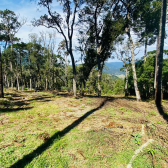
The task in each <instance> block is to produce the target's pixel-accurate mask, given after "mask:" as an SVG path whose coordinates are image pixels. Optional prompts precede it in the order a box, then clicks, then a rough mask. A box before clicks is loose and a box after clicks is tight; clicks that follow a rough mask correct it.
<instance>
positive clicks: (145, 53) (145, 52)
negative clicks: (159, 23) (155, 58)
mask: <svg viewBox="0 0 168 168" xmlns="http://www.w3.org/2000/svg"><path fill="white" fill-rule="evenodd" d="M145 38H146V39H145V51H144V63H146V55H147V36H146V37H145Z"/></svg>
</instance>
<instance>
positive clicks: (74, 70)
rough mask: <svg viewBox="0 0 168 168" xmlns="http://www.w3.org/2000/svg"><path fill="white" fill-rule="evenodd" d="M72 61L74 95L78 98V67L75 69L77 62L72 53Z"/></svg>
mask: <svg viewBox="0 0 168 168" xmlns="http://www.w3.org/2000/svg"><path fill="white" fill-rule="evenodd" d="M69 53H70V56H71V60H72V68H73V93H74V96H75V97H76V67H75V60H74V56H73V54H72V51H70V52H69Z"/></svg>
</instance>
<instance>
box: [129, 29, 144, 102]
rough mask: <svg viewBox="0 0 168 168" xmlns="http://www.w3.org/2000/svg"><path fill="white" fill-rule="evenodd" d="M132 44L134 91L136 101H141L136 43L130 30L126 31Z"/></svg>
mask: <svg viewBox="0 0 168 168" xmlns="http://www.w3.org/2000/svg"><path fill="white" fill-rule="evenodd" d="M126 32H127V35H128V38H129V41H130V44H131V59H132V71H133V80H134V89H135V94H136V99H137V101H140V100H141V96H140V92H139V89H138V84H137V75H136V69H135V54H134V43H133V40H132V37H131V33H130V28H127V29H126Z"/></svg>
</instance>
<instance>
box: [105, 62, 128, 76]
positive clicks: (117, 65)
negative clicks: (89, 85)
mask: <svg viewBox="0 0 168 168" xmlns="http://www.w3.org/2000/svg"><path fill="white" fill-rule="evenodd" d="M123 65H124V63H123V62H106V63H105V66H104V69H103V73H108V74H111V75H124V74H125V72H122V71H120V69H121V68H123Z"/></svg>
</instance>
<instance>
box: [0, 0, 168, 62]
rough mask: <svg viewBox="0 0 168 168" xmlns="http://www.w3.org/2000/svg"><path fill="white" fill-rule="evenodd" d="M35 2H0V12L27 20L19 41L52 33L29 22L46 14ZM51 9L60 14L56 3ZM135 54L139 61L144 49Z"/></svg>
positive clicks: (57, 41) (27, 0)
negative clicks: (8, 11) (7, 11)
mask: <svg viewBox="0 0 168 168" xmlns="http://www.w3.org/2000/svg"><path fill="white" fill-rule="evenodd" d="M35 2H36V0H1V5H0V7H1V8H0V10H5V9H9V10H12V11H14V12H15V14H16V15H19V19H20V20H22V19H23V18H26V19H27V22H26V24H25V25H23V26H22V27H21V29H20V30H19V32H18V33H17V34H16V37H19V38H20V39H21V41H23V42H29V34H31V33H37V34H39V32H40V31H41V32H42V31H44V32H47V31H48V32H50V31H53V29H47V28H45V27H43V26H39V27H33V26H32V23H31V21H32V20H33V19H34V18H35V19H38V18H40V16H41V15H43V14H47V11H46V9H45V8H40V7H39V6H38V5H37V2H36V3H35ZM53 8H54V9H55V10H56V11H57V12H59V13H60V14H61V13H62V9H61V7H60V5H59V4H58V2H56V3H55V4H53ZM62 40H63V38H62V35H61V34H59V33H57V35H56V46H57V45H58V44H59V42H60V41H62ZM134 40H135V39H134ZM75 45H77V32H76V31H74V36H73V46H75ZM165 49H167V50H168V41H167V40H166V41H165ZM152 50H156V43H155V44H153V45H151V46H148V51H152ZM136 52H139V54H138V55H137V57H136V58H137V59H140V58H141V57H142V56H143V54H144V47H141V48H139V49H138V50H137V51H136ZM79 55H80V53H77V52H75V53H74V56H75V59H76V60H78V59H79ZM118 61H119V60H118V59H116V58H115V59H109V60H108V62H118Z"/></svg>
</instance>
